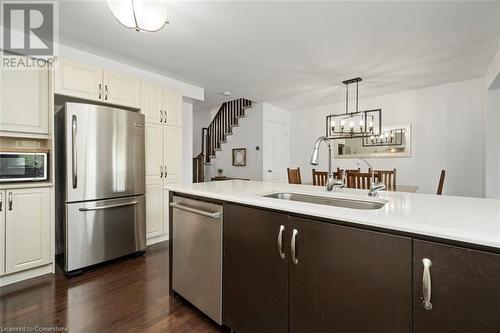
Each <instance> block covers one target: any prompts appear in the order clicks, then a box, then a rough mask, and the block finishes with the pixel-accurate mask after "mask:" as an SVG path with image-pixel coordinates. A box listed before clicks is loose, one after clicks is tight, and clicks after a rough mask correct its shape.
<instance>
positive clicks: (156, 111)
mask: <svg viewBox="0 0 500 333" xmlns="http://www.w3.org/2000/svg"><path fill="white" fill-rule="evenodd" d="M162 91H163V88H162V86H160V85H158V84H155V83H151V82H144V81H142V82H141V113H142V114H144V117H145V119H146V122H150V123H156V124H159V123H160V122H161V121H163V117H164V115H163V108H162V105H163V101H162V98H163V95H162ZM160 111H161V114H160Z"/></svg>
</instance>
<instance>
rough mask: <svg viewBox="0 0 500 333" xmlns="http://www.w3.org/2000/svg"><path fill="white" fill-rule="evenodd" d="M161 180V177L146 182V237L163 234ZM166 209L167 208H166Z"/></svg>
mask: <svg viewBox="0 0 500 333" xmlns="http://www.w3.org/2000/svg"><path fill="white" fill-rule="evenodd" d="M163 203H164V200H163V181H162V180H161V179H159V180H156V181H151V182H147V183H146V237H147V238H152V237H157V236H161V235H163V234H164V231H165V230H164V220H163ZM167 210H168V209H167Z"/></svg>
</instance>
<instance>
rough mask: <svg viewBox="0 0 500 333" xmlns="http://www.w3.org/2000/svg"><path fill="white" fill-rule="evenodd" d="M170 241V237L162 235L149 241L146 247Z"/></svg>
mask: <svg viewBox="0 0 500 333" xmlns="http://www.w3.org/2000/svg"><path fill="white" fill-rule="evenodd" d="M168 240H169V235H168V234H166V235H161V236H158V237H153V238H149V239H147V240H146V245H147V246H149V245H153V244H156V243H160V242H164V241H168Z"/></svg>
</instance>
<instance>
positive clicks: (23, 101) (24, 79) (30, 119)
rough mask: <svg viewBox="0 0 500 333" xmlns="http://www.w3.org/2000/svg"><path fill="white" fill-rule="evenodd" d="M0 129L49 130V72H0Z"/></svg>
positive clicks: (43, 70)
mask: <svg viewBox="0 0 500 333" xmlns="http://www.w3.org/2000/svg"><path fill="white" fill-rule="evenodd" d="M0 76H1V83H0V85H1V93H0V103H1V105H0V130H1V131H14V132H25V133H35V134H48V133H49V71H48V70H46V69H41V70H5V71H1V73H0Z"/></svg>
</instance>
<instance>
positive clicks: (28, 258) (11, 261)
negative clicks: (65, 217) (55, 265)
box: [0, 188, 51, 274]
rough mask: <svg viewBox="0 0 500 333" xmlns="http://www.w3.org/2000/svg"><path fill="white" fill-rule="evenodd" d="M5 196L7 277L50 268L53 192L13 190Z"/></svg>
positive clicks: (5, 265)
mask: <svg viewBox="0 0 500 333" xmlns="http://www.w3.org/2000/svg"><path fill="white" fill-rule="evenodd" d="M1 193H2V196H3V200H2V201H3V203H4V204H3V205H2V220H3V221H4V223H3V225H4V236H3V237H4V239H5V250H4V251H5V253H4V254H3V255H2V259H3V258H5V259H3V261H4V265H2V266H4V267H5V269H4V272H5V274H10V273H15V272H19V271H22V270H26V269H30V268H34V267H38V266H42V265H45V264H49V263H50V262H51V260H50V240H51V237H50V190H49V189H48V188H29V189H12V190H5V191H1ZM0 253H1V252H0Z"/></svg>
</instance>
